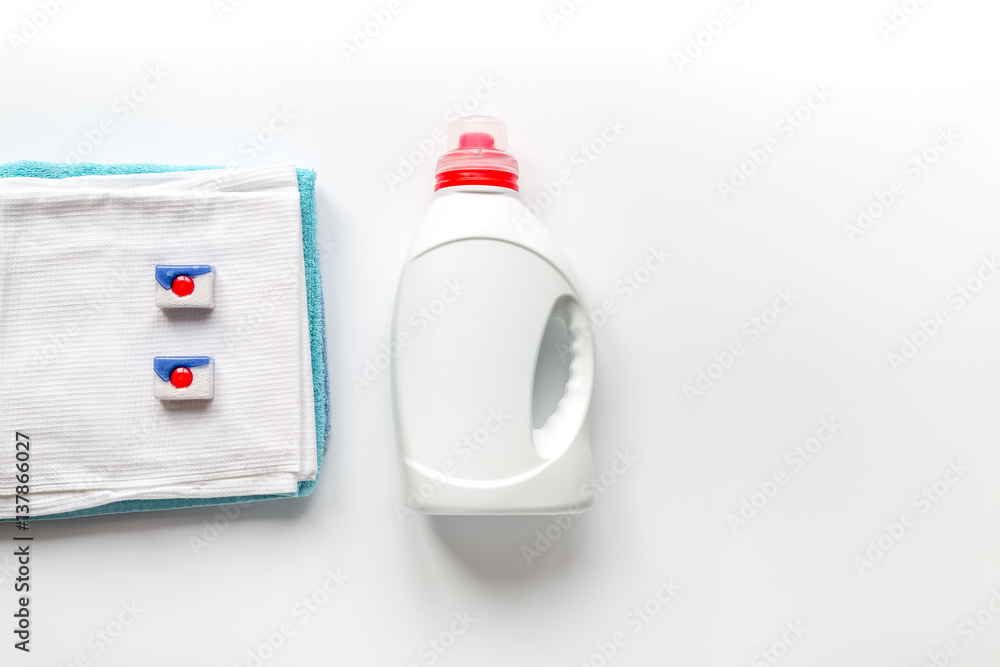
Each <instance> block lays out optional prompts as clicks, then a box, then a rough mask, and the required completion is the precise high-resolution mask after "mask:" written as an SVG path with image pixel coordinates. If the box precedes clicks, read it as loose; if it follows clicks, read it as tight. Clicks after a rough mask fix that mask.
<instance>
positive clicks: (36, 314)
mask: <svg viewBox="0 0 1000 667" xmlns="http://www.w3.org/2000/svg"><path fill="white" fill-rule="evenodd" d="M300 210H301V209H300V199H299V188H298V179H297V176H296V172H295V167H294V166H293V165H290V164H289V165H284V166H280V165H279V166H274V167H260V168H245V169H233V170H228V169H223V170H207V171H190V172H176V173H168V174H135V175H113V176H85V177H78V178H68V179H42V178H4V179H0V253H2V255H0V256H2V261H3V268H4V270H3V272H0V295H2V297H0V298H2V301H0V308H2V316H0V368H2V369H3V371H4V372H3V373H0V397H2V399H0V400H2V409H0V433H10V434H13V433H16V432H21V433H26V434H28V435H29V436H30V437H31V439H32V441H33V443H34V446H33V449H32V453H31V478H30V482H31V484H30V486H29V490H30V492H31V505H30V507H31V510H32V513H33V514H35V515H38V516H41V515H46V514H55V513H60V512H71V511H75V510H80V509H87V508H90V507H95V506H97V505H102V504H105V503H109V502H114V501H118V500H133V499H145V498H214V497H220V496H239V495H249V494H260V493H290V492H294V491H295V490H296V489H297V485H298V482H299V481H304V480H308V479H313V478H314V477H315V472H316V448H315V442H316V435H315V433H316V422H315V411H314V397H313V392H312V363H311V354H310V351H309V349H308V343H306V344H305V345H303V344H301V340H302V339H303V337H306V336H307V335H308V334H307V332H308V314H307V312H306V294H305V292H306V289H305V263H304V259H303V255H302V241H301V234H302V216H301V212H300ZM232 238H239V239H242V240H243V242H242V243H232V242H231V241H230V239H232ZM260 248H266V249H267V251H266V252H260V250H259V249H260ZM187 253H190V254H192V255H194V256H199V257H203V258H205V260H206V261H207V262H210V263H211V264H212V265H213V266H218V267H225V272H226V276H227V277H228V280H226V282H225V283H224V284H220V307H218V308H216V309H215V310H212V311H200V312H193V311H183V312H178V311H164V310H161V309H160V308H158V307H157V306H156V304H155V303H154V300H153V299H152V298H151V296H152V294H151V293H150V285H149V281H150V275H151V274H152V273H153V267H155V266H156V265H158V264H164V263H166V262H165V260H168V259H170V258H173V257H177V256H178V255H180V254H187ZM305 340H308V338H305ZM199 354H205V355H206V356H211V357H213V358H214V363H215V366H216V367H215V369H214V370H215V382H214V386H215V388H216V389H217V391H216V392H215V394H216V396H215V399H214V400H212V401H211V402H206V403H203V404H197V405H195V404H192V403H187V404H184V405H178V404H170V403H166V402H162V401H159V400H156V398H157V397H156V395H155V393H154V391H153V388H154V387H155V386H156V385H155V384H154V379H155V380H156V381H157V382H158V381H159V379H158V378H156V375H155V373H154V372H153V359H154V358H155V357H158V356H192V355H199ZM205 370H206V371H207V370H208V369H205ZM211 386H213V384H212V383H205V384H204V385H203V383H202V381H201V379H198V380H196V382H195V385H194V386H193V387H192V388H191V389H192V390H193V391H196V392H199V394H201V393H202V392H205V393H207V392H206V391H205V390H207V389H209V388H210V387H211ZM14 454H15V441H14V439H13V438H7V439H3V440H0V460H6V461H9V462H10V467H9V468H8V469H7V470H6V471H5V472H4V473H3V474H4V475H10V476H9V477H4V479H7V480H9V481H10V482H11V483H9V484H5V485H4V488H3V489H0V517H2V518H11V517H13V516H14V513H15V502H14V501H15V498H14V496H15V486H14V484H13V481H14V479H13V472H14Z"/></svg>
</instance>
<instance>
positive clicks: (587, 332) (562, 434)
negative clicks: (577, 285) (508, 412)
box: [532, 295, 596, 459]
mask: <svg viewBox="0 0 1000 667" xmlns="http://www.w3.org/2000/svg"><path fill="white" fill-rule="evenodd" d="M552 317H559V318H561V319H562V320H563V321H564V322H565V323H566V330H567V332H568V334H569V340H570V350H571V354H572V358H571V361H570V365H569V380H567V382H566V393H565V394H564V395H563V397H562V398H561V399H560V400H559V403H558V405H556V409H555V411H554V412H553V413H552V415H551V416H549V418H548V420H546V422H545V424H544V425H543V426H542V427H541V428H537V429H532V435H533V437H534V443H535V450H536V451H537V452H538V453H539V454H540V455H541V456H542V457H543V458H547V459H554V458H557V457H559V456H561V455H562V454H563V453H565V452H566V450H567V449H569V448H570V446H571V445H572V444H573V443H574V442H575V441H576V439H577V436H578V434H579V433H580V429H581V428H582V427H583V425H584V422H585V421H586V419H587V415H588V413H589V411H590V402H591V398H592V397H593V395H594V376H595V372H596V361H595V351H594V326H593V324H592V323H591V322H590V316H589V315H588V314H587V311H586V309H584V307H583V305H582V304H581V303H580V302H579V300H577V299H576V297H574V296H571V295H564V296H562V297H560V298H559V299H558V300H557V301H556V304H555V306H554V307H553V309H552V313H551V315H550V316H549V319H551V318H552Z"/></svg>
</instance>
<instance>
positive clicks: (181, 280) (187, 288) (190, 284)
mask: <svg viewBox="0 0 1000 667" xmlns="http://www.w3.org/2000/svg"><path fill="white" fill-rule="evenodd" d="M170 291H171V292H173V293H174V294H176V295H177V296H190V295H191V293H192V292H194V281H193V280H191V277H190V276H177V277H176V278H174V282H172V283H171V284H170Z"/></svg>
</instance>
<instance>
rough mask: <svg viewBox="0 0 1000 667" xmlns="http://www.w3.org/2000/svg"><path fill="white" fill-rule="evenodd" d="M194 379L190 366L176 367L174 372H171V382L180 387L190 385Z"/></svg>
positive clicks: (183, 387)
mask: <svg viewBox="0 0 1000 667" xmlns="http://www.w3.org/2000/svg"><path fill="white" fill-rule="evenodd" d="M193 381H194V374H193V373H192V372H191V369H190V368H185V367H184V366H181V367H180V368H175V369H174V372H173V373H171V374H170V384H172V385H174V386H175V387H177V388H178V389H185V388H187V387H190V386H191V383H192V382H193Z"/></svg>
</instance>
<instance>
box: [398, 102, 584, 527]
mask: <svg viewBox="0 0 1000 667" xmlns="http://www.w3.org/2000/svg"><path fill="white" fill-rule="evenodd" d="M506 147H507V136H506V126H505V125H504V124H503V122H502V121H499V120H497V119H493V118H488V117H485V116H470V117H464V118H460V119H459V120H457V121H455V122H453V123H452V124H451V126H450V127H449V129H448V149H449V150H448V152H447V153H445V154H444V155H443V156H442V157H441V158H440V160H439V161H438V166H437V185H436V188H435V189H436V197H435V201H434V204H433V206H432V207H431V210H430V212H429V213H428V214H427V217H426V219H425V220H424V223H423V225H422V227H421V228H420V231H419V232H418V234H417V237H416V239H415V240H414V242H413V245H412V246H411V247H410V250H409V253H408V256H407V259H406V265H405V267H404V269H403V274H402V277H401V279H400V284H399V292H398V295H397V300H396V311H395V316H394V318H393V334H392V340H393V341H394V343H395V346H396V354H395V355H394V358H393V367H392V380H393V404H394V413H395V415H394V416H395V427H396V441H397V444H398V448H399V455H400V462H401V464H402V469H403V480H404V487H405V492H406V496H407V503H408V505H409V506H410V507H411V508H413V509H415V510H418V511H422V512H426V513H429V514H560V513H575V512H580V511H582V510H584V509H586V508H587V507H589V506H590V505H591V504H592V502H593V499H594V494H593V492H592V491H589V489H590V485H589V483H588V482H589V480H590V479H591V478H592V476H593V459H592V457H591V452H590V405H591V397H592V395H593V390H594V343H593V335H592V333H593V330H592V328H591V326H590V323H589V320H588V315H587V313H588V310H587V308H586V305H585V302H584V299H583V296H582V292H581V289H580V286H579V283H578V281H577V279H576V276H575V275H574V273H573V269H572V267H570V264H569V262H568V261H567V259H566V257H565V256H564V255H563V253H562V252H561V251H560V250H559V248H558V247H557V246H556V243H555V240H554V239H553V238H552V236H551V235H550V234H549V232H548V231H547V230H546V229H545V228H544V227H542V226H541V225H540V224H539V223H538V222H537V221H535V220H534V219H533V218H532V216H531V214H530V213H529V212H528V210H527V209H526V208H525V207H524V205H523V204H521V202H520V200H519V199H518V192H517V178H518V169H517V161H516V160H515V159H514V158H513V157H512V156H511V155H510V154H508V153H507V152H505V149H506ZM553 316H558V317H561V318H562V319H563V320H564V321H565V322H566V324H567V329H568V331H569V337H570V341H571V345H570V347H571V350H572V362H571V363H570V378H569V381H568V383H567V386H566V393H565V395H564V396H563V398H562V400H561V401H560V402H559V404H558V406H557V407H556V410H555V412H554V413H553V414H552V416H551V417H550V418H549V419H548V421H547V422H546V423H545V425H544V426H543V427H542V428H539V429H534V428H532V392H533V385H534V376H535V366H536V362H537V359H538V356H539V350H540V346H541V342H542V336H543V334H544V333H545V330H546V327H547V325H548V323H549V320H550V319H551V318H552V317H553Z"/></svg>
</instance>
